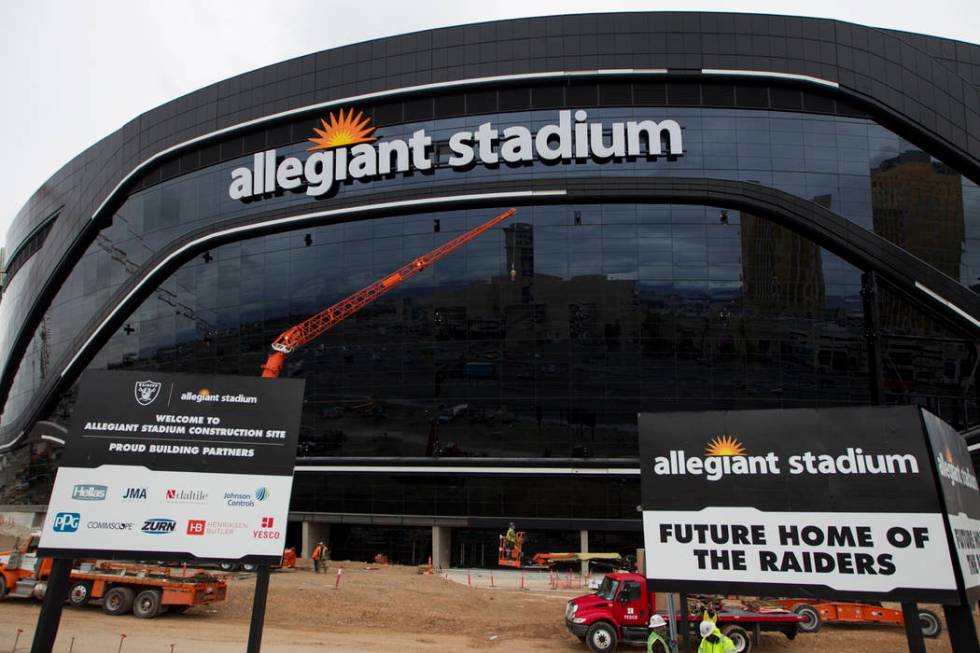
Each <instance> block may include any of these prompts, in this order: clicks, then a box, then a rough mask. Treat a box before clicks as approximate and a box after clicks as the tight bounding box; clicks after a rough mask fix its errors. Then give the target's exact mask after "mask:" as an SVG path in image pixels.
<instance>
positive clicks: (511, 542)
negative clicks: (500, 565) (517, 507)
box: [504, 522, 517, 551]
mask: <svg viewBox="0 0 980 653" xmlns="http://www.w3.org/2000/svg"><path fill="white" fill-rule="evenodd" d="M504 539H505V540H506V541H507V550H508V551H510V550H512V549H513V548H514V547H515V546H517V527H516V526H514V522H511V523H510V527H509V528H508V529H507V534H506V535H504Z"/></svg>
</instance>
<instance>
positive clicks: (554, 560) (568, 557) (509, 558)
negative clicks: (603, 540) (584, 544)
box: [497, 531, 622, 569]
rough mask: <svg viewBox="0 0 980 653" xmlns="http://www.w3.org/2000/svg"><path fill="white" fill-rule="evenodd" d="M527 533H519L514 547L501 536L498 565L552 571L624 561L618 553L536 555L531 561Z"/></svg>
mask: <svg viewBox="0 0 980 653" xmlns="http://www.w3.org/2000/svg"><path fill="white" fill-rule="evenodd" d="M525 536H526V533H525V532H524V531H518V533H517V538H516V541H515V542H514V544H513V546H511V545H510V543H508V542H507V536H506V535H501V536H500V540H499V543H498V545H497V546H498V548H497V564H498V565H500V566H501V567H515V568H518V569H551V568H553V567H556V566H559V565H562V564H572V563H575V562H589V561H593V560H597V561H602V562H605V563H607V564H613V565H617V566H618V564H619V563H620V562H621V561H622V556H620V555H619V554H618V553H586V552H581V553H535V554H534V555H533V556H532V557H531V558H530V560H528V559H527V558H526V557H525V555H524V538H525Z"/></svg>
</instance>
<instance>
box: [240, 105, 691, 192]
mask: <svg viewBox="0 0 980 653" xmlns="http://www.w3.org/2000/svg"><path fill="white" fill-rule="evenodd" d="M329 118H330V119H329V121H328V120H326V119H321V121H320V123H321V125H322V129H321V128H314V131H315V132H316V134H317V135H316V136H314V137H311V138H310V139H309V141H310V142H311V143H313V146H312V147H309V148H307V150H306V151H307V152H308V154H307V155H306V157H305V158H300V157H295V156H289V157H279V156H277V154H276V151H275V150H266V151H264V152H258V153H256V154H254V155H253V157H252V167H251V168H248V167H244V166H243V167H240V168H235V169H234V170H232V171H231V185H230V186H229V187H228V196H229V197H231V199H233V200H248V199H253V198H257V197H261V196H264V195H271V194H275V193H277V192H280V191H282V190H289V191H294V192H305V193H306V194H307V195H310V196H312V197H319V196H322V195H326V194H327V193H330V192H331V191H333V190H334V188H335V187H336V186H337V184H338V183H343V182H346V181H349V180H363V181H366V180H370V179H376V178H379V177H384V176H390V175H394V174H405V173H409V172H412V171H423V172H424V171H426V170H431V169H432V168H433V160H432V154H433V144H432V137H431V136H429V135H428V134H427V133H426V132H425V130H424V129H419V130H416V131H415V132H413V133H412V135H411V136H410V137H409V138H407V139H399V138H392V139H385V140H379V139H378V138H377V137H375V136H372V134H373V133H374V131H375V129H376V128H375V127H373V126H371V124H370V122H371V121H370V118H367V117H365V116H364V115H363V113H362V112H358V113H357V114H355V113H354V109H349V110H348V111H347V112H346V113H345V112H344V111H343V110H341V111H339V112H338V114H337V115H335V114H333V113H331V114H330V116H329ZM448 148H449V152H450V153H451V155H450V157H449V161H448V165H449V167H451V168H457V169H467V168H470V167H472V166H474V165H478V164H483V165H499V164H500V163H504V164H508V165H525V164H528V163H531V162H533V161H535V160H541V161H544V162H553V163H557V162H562V161H585V160H589V159H592V160H595V161H608V160H610V159H637V158H656V157H659V156H670V157H678V156H682V155H683V153H684V146H683V138H682V130H681V126H680V125H679V124H677V122H676V121H674V120H661V121H660V122H656V121H653V120H639V121H636V120H631V121H626V122H614V123H611V124H610V125H609V126H608V129H607V127H606V125H605V124H604V123H602V122H596V121H589V116H588V113H587V112H586V111H584V110H581V109H580V110H578V111H574V112H572V111H567V110H566V111H559V112H558V120H557V122H555V123H553V124H548V125H545V126H543V127H541V128H540V129H538V130H537V132H533V133H532V131H531V130H530V129H529V128H527V127H525V126H522V125H512V126H509V127H505V128H503V129H498V128H496V127H494V125H493V123H492V122H485V123H483V124H482V125H480V126H479V127H478V128H477V129H476V130H474V131H469V130H463V131H458V132H456V133H455V134H453V135H452V136H451V137H450V138H449V141H448Z"/></svg>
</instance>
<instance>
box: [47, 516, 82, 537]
mask: <svg viewBox="0 0 980 653" xmlns="http://www.w3.org/2000/svg"><path fill="white" fill-rule="evenodd" d="M81 521H82V516H81V515H80V514H78V513H77V512H59V513H58V514H57V515H55V516H54V523H53V524H51V530H53V531H54V532H55V533H74V532H75V531H77V530H78V526H79V524H80V523H81Z"/></svg>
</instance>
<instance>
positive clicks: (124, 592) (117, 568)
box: [0, 534, 228, 619]
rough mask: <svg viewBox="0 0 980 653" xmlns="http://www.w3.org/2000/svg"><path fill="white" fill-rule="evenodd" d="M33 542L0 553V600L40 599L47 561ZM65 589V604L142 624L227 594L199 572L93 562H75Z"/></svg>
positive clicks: (35, 538) (35, 537)
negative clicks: (92, 605)
mask: <svg viewBox="0 0 980 653" xmlns="http://www.w3.org/2000/svg"><path fill="white" fill-rule="evenodd" d="M38 539H39V535H38V534H35V535H33V536H31V537H30V538H29V539H27V540H26V541H25V542H24V543H23V544H19V545H15V546H14V548H13V550H11V551H4V552H0V576H2V581H3V582H2V583H0V599H3V598H6V597H8V596H19V597H23V598H34V599H42V598H44V592H45V591H46V590H47V586H48V576H49V575H50V573H51V558H38V557H37V554H36V549H37V542H38ZM69 587H70V589H69V591H68V603H69V604H71V605H74V606H79V607H80V606H83V605H86V604H87V603H88V602H89V601H92V600H101V601H102V611H103V612H105V613H106V614H111V615H119V614H126V613H128V612H132V613H133V614H134V615H136V616H137V617H140V618H143V619H152V618H153V617H156V616H158V615H159V614H161V613H162V612H183V611H184V610H187V609H188V608H191V607H194V606H195V605H204V604H207V603H214V602H216V601H223V600H224V599H225V595H226V593H227V589H228V586H227V584H226V583H225V582H224V581H223V580H221V579H219V578H216V577H214V576H211V575H210V574H206V573H202V572H198V573H195V574H193V575H187V574H186V573H185V572H183V571H182V570H178V569H170V568H164V567H155V566H152V565H145V564H121V563H116V562H98V561H78V562H76V565H75V568H74V569H72V572H71V585H70V586H69Z"/></svg>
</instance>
